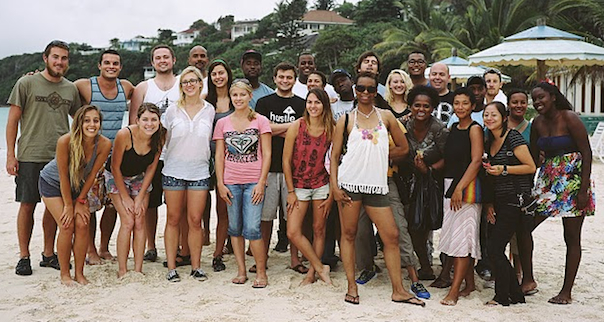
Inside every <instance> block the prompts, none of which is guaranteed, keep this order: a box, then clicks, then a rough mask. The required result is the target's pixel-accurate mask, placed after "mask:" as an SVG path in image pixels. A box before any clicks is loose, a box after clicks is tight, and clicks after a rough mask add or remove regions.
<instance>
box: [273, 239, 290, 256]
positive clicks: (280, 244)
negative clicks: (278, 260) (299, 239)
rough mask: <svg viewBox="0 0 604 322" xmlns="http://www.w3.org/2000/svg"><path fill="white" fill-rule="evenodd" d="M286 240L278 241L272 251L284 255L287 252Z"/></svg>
mask: <svg viewBox="0 0 604 322" xmlns="http://www.w3.org/2000/svg"><path fill="white" fill-rule="evenodd" d="M287 245H288V242H287V239H280V240H279V241H278V242H277V245H275V248H273V250H274V251H276V252H279V253H285V252H287Z"/></svg>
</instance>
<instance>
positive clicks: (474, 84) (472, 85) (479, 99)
mask: <svg viewBox="0 0 604 322" xmlns="http://www.w3.org/2000/svg"><path fill="white" fill-rule="evenodd" d="M466 86H467V87H468V88H469V89H470V90H471V91H472V93H473V94H474V97H475V98H476V107H475V108H474V110H473V111H472V114H471V117H472V120H474V121H476V122H478V124H480V125H481V126H484V121H483V119H482V111H483V110H484V96H485V94H486V92H487V89H486V84H485V82H484V79H482V77H480V76H472V77H470V78H468V82H467V84H466ZM455 122H459V118H458V117H457V115H455V114H453V116H451V119H449V124H447V127H451V125H453V123H455ZM485 246H486V244H485Z"/></svg>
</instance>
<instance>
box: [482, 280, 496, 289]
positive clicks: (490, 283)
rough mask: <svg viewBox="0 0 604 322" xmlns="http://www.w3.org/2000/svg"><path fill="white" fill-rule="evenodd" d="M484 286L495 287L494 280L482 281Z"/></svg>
mask: <svg viewBox="0 0 604 322" xmlns="http://www.w3.org/2000/svg"><path fill="white" fill-rule="evenodd" d="M484 288H495V281H484Z"/></svg>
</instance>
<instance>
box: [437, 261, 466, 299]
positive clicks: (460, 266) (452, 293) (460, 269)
mask: <svg viewBox="0 0 604 322" xmlns="http://www.w3.org/2000/svg"><path fill="white" fill-rule="evenodd" d="M451 259H453V263H454V265H455V271H454V273H453V283H452V284H451V288H450V289H449V293H448V294H447V296H445V298H444V299H442V300H441V301H440V304H443V305H455V304H457V299H459V289H460V288H461V282H463V279H464V277H465V276H466V271H467V269H468V265H469V259H470V258H469V257H448V260H449V261H450V260H451ZM443 270H444V268H443Z"/></svg>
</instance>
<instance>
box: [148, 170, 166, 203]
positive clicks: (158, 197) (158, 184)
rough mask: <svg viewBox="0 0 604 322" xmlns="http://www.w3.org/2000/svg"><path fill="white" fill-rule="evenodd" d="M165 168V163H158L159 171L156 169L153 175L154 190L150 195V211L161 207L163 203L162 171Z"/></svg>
mask: <svg viewBox="0 0 604 322" xmlns="http://www.w3.org/2000/svg"><path fill="white" fill-rule="evenodd" d="M163 168H164V161H162V160H159V162H158V163H157V169H155V174H154V175H153V181H151V185H152V186H153V190H151V193H149V209H151V208H157V207H159V206H161V205H162V204H163V203H164V202H163V195H164V188H163V187H162V174H161V170H162V169H163Z"/></svg>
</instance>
